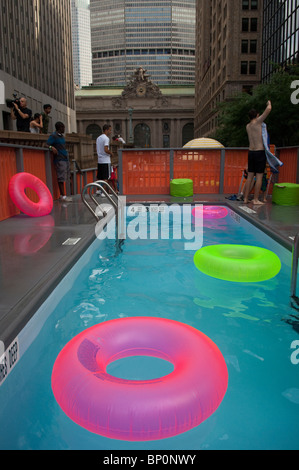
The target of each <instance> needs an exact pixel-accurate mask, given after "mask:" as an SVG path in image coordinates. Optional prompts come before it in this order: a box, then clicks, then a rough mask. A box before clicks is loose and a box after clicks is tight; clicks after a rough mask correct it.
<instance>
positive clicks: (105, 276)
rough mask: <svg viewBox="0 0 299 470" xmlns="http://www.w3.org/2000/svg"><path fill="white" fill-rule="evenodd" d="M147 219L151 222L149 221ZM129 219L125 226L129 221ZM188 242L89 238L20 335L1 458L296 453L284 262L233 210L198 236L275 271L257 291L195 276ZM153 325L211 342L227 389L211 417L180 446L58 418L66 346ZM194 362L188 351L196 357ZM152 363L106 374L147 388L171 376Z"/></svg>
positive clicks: (2, 409) (298, 397)
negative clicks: (136, 323) (58, 453)
mask: <svg viewBox="0 0 299 470" xmlns="http://www.w3.org/2000/svg"><path fill="white" fill-rule="evenodd" d="M147 217H149V214H148V215H147ZM130 220H132V219H130V218H129V221H130ZM184 243H185V240H174V239H172V240H150V239H146V240H138V239H137V240H135V241H132V240H129V239H127V240H126V241H125V243H124V244H123V245H122V246H121V249H119V248H117V247H116V246H115V240H104V241H99V240H96V241H95V242H94V243H93V244H92V246H91V247H90V248H89V249H88V251H87V252H86V254H85V255H84V257H82V259H81V260H80V261H79V262H78V263H77V264H76V265H75V266H74V267H73V268H72V270H71V271H70V273H69V274H68V276H67V277H66V278H65V279H64V280H63V281H62V282H61V284H60V285H59V286H58V288H57V289H56V290H55V291H54V292H53V293H52V294H51V296H50V297H49V298H48V300H47V301H46V302H45V304H44V305H43V306H42V307H41V308H40V310H39V311H38V312H37V314H36V315H35V317H34V318H33V319H32V320H31V321H30V322H29V323H28V325H27V326H26V327H25V329H24V330H23V331H22V332H21V333H20V335H19V345H20V355H21V357H20V360H19V362H18V364H17V365H16V367H15V368H14V369H13V370H12V372H11V373H10V375H9V376H8V377H7V379H6V380H5V382H4V383H3V384H2V386H1V387H0V423H1V427H0V448H1V449H44V450H45V449H94V450H100V449H105V450H113V449H118V450H130V449H136V450H138V449H142V450H150V449H151V450H154V449H156V450H159V449H164V450H172V449H175V450H186V449H188V450H192V449H193V450H197V449H198V450H200V449H208V450H209V449H298V448H299V439H298V415H299V364H298V365H295V364H293V363H292V362H291V355H292V352H293V350H292V349H291V344H292V342H293V341H295V340H299V334H298V330H297V331H296V329H295V326H294V325H291V324H289V323H288V321H287V320H290V319H291V318H292V317H291V315H294V313H295V312H294V310H292V309H291V308H290V306H289V291H290V270H291V254H290V253H289V252H288V251H287V250H285V249H284V248H283V247H281V246H280V245H279V244H277V243H276V242H275V241H273V240H272V239H270V238H269V237H267V236H266V235H265V234H264V233H262V232H261V231H259V230H258V229H256V228H255V227H253V226H252V225H250V224H249V223H248V222H247V221H245V220H243V219H240V218H239V217H238V216H236V214H234V213H233V212H231V211H230V212H229V215H228V216H227V217H226V218H225V219H222V220H220V221H211V222H210V223H209V224H208V226H207V227H204V238H203V245H204V246H206V245H210V244H216V243H217V244H218V243H222V244H224V243H237V244H245V245H255V246H261V247H264V248H268V249H270V250H272V251H273V252H274V253H276V254H277V255H278V256H279V258H280V259H281V262H282V269H281V272H280V273H279V274H278V275H277V276H276V277H275V278H274V279H271V280H268V281H265V282H261V283H254V284H251V283H248V284H247V283H246V284H243V283H231V282H227V281H220V280H218V279H214V278H210V277H208V276H206V275H204V274H202V273H200V272H199V271H198V270H197V269H196V268H195V266H194V263H193V255H194V252H193V251H186V250H185V249H184ZM141 315H142V316H144V315H145V316H155V317H164V318H169V319H173V320H177V321H180V322H183V323H186V324H189V325H191V326H193V327H194V328H197V329H198V330H200V331H202V332H203V333H205V334H206V335H208V336H209V337H210V338H211V339H212V340H213V341H214V342H215V343H216V344H217V346H218V347H219V349H220V350H221V352H222V354H223V356H224V359H225V361H226V364H227V368H228V373H229V384H228V390H227V393H226V395H225V397H224V400H223V402H222V404H221V405H220V407H219V408H218V409H217V411H216V412H215V413H214V414H213V415H212V416H211V417H210V418H209V419H208V420H207V421H205V422H204V423H202V424H201V425H200V426H198V427H197V428H194V429H192V430H190V431H188V432H186V433H184V434H181V435H179V436H176V437H173V438H169V439H163V440H160V441H151V442H135V443H134V442H124V441H116V440H112V439H108V438H104V437H101V436H98V435H95V434H91V433H90V432H88V431H86V430H85V429H83V428H81V427H80V426H78V425H76V424H75V423H73V422H72V421H71V420H70V419H69V418H68V417H67V416H66V415H65V414H64V413H63V411H62V410H61V409H60V408H59V406H58V404H57V403H56V401H55V399H54V396H53V394H52V391H51V372H52V368H53V364H54V362H55V359H56V357H57V355H58V353H59V352H60V350H61V349H62V348H63V346H64V345H65V344H66V343H67V342H68V341H69V340H70V339H71V338H72V337H74V336H75V335H77V334H78V333H79V332H81V331H83V330H84V329H86V328H88V327H90V326H92V325H95V324H97V323H100V322H104V321H107V320H111V319H116V318H122V317H127V316H130V317H134V316H141ZM195 353H196V352H195ZM169 367H170V364H169V363H166V362H164V361H161V360H160V361H159V360H157V359H156V360H155V359H151V358H130V359H126V360H122V361H119V362H116V363H114V364H113V365H111V366H110V369H109V373H111V374H114V375H116V376H122V377H124V378H128V379H144V378H153V377H158V376H162V375H165V374H167V373H169V372H171V370H172V369H169Z"/></svg>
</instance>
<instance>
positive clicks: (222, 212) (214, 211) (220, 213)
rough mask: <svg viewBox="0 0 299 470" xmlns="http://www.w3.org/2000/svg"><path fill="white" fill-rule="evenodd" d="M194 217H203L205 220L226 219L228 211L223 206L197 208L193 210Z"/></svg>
mask: <svg viewBox="0 0 299 470" xmlns="http://www.w3.org/2000/svg"><path fill="white" fill-rule="evenodd" d="M192 215H193V217H195V218H197V217H201V216H202V217H203V218H204V219H224V218H225V217H226V216H227V215H228V210H227V208H226V207H223V206H203V208H202V210H201V207H195V208H194V209H193V210H192Z"/></svg>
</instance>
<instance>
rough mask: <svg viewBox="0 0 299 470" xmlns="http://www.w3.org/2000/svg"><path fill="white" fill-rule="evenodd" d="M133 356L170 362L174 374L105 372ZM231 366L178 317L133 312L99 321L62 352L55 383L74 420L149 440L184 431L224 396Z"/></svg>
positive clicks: (105, 433)
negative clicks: (129, 376) (131, 376)
mask: <svg viewBox="0 0 299 470" xmlns="http://www.w3.org/2000/svg"><path fill="white" fill-rule="evenodd" d="M129 356H152V357H157V358H160V359H164V360H166V361H169V362H171V363H172V364H173V365H174V370H173V372H171V373H170V374H168V375H166V376H164V377H161V378H157V379H152V380H142V381H140V380H126V379H120V378H116V377H113V376H112V375H110V374H108V373H107V372H106V368H107V366H108V364H110V363H111V362H114V361H116V360H118V359H122V358H125V357H129ZM227 385H228V372H227V367H226V364H225V361H224V358H223V356H222V354H221V352H220V350H219V349H218V347H217V346H216V345H215V344H214V343H213V342H212V341H211V339H210V338H208V337H207V336H206V335H204V334H203V333H201V332H200V331H198V330H196V329H194V328H193V327H191V326H188V325H185V324H183V323H179V322H176V321H173V320H167V319H163V318H150V317H137V318H136V317H135V318H134V317H132V318H122V319H117V320H110V321H107V322H105V323H102V324H99V325H95V326H93V327H91V328H89V329H87V330H86V331H83V332H82V333H80V334H79V335H77V336H75V337H74V338H73V339H72V340H71V341H70V342H69V343H68V344H67V345H66V346H65V347H64V348H63V349H62V351H61V352H60V353H59V355H58V357H57V359H56V361H55V364H54V367H53V371H52V390H53V393H54V396H55V399H56V401H57V403H58V404H59V406H60V407H61V408H62V410H63V411H64V413H65V414H66V415H67V416H68V417H69V418H71V419H72V420H73V421H74V422H75V423H77V424H79V425H80V426H82V427H84V428H86V429H88V430H89V431H91V432H93V433H96V434H100V435H102V436H105V437H109V438H112V439H121V440H126V441H149V440H156V439H164V438H167V437H172V436H175V435H177V434H181V433H183V432H185V431H188V430H189V429H192V428H193V427H195V426H198V425H199V424H200V423H202V422H203V421H204V420H206V419H207V418H208V417H209V416H211V415H212V414H213V413H214V412H215V411H216V409H217V408H218V407H219V405H220V403H221V402H222V400H223V398H224V396H225V393H226V390H227Z"/></svg>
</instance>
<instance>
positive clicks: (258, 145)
mask: <svg viewBox="0 0 299 470" xmlns="http://www.w3.org/2000/svg"><path fill="white" fill-rule="evenodd" d="M271 110H272V105H271V101H268V103H267V108H266V109H265V111H264V112H263V114H262V115H261V116H260V115H259V114H258V113H257V111H256V110H255V109H252V110H251V111H250V112H249V119H250V123H249V124H247V126H246V130H247V134H248V139H249V152H248V177H247V182H246V186H245V192H244V203H245V204H247V203H248V196H249V192H250V189H251V187H252V181H253V178H254V175H255V176H256V183H255V188H254V197H253V201H252V202H253V204H256V205H258V204H263V202H261V201H259V193H260V190H261V187H262V181H263V174H264V172H265V168H266V162H267V158H266V153H265V147H264V143H263V137H262V124H263V122H264V121H265V119H266V118H267V117H268V116H269V114H270V113H271Z"/></svg>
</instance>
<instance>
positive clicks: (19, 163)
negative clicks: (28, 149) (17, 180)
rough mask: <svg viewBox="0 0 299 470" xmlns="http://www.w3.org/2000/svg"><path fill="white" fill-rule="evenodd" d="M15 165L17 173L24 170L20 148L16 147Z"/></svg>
mask: <svg viewBox="0 0 299 470" xmlns="http://www.w3.org/2000/svg"><path fill="white" fill-rule="evenodd" d="M16 167H17V172H18V173H22V172H23V171H24V157H23V149H22V148H17V149H16Z"/></svg>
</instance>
